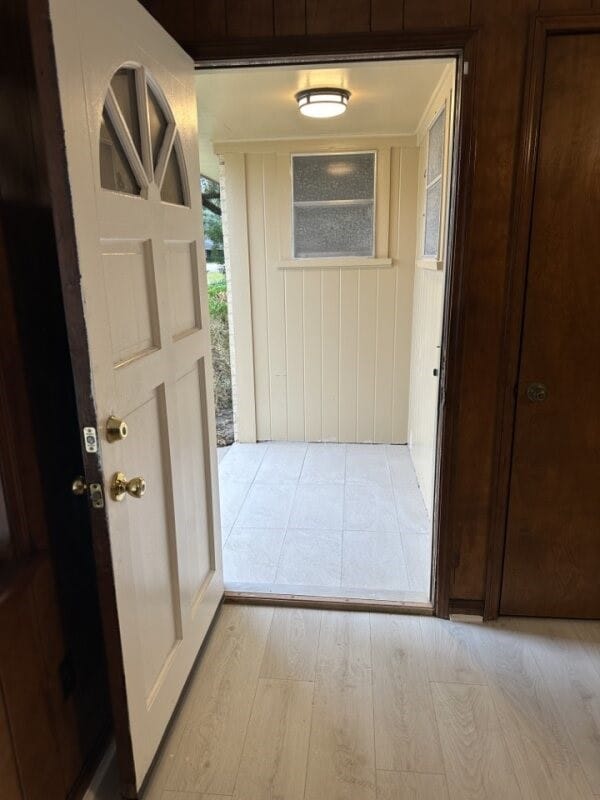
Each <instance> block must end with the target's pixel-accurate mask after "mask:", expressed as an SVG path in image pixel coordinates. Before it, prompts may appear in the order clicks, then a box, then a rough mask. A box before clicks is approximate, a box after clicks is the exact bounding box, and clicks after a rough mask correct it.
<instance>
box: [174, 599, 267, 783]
mask: <svg viewBox="0 0 600 800" xmlns="http://www.w3.org/2000/svg"><path fill="white" fill-rule="evenodd" d="M272 616H273V609H272V608H267V607H251V606H234V605H232V606H225V607H224V608H223V612H222V615H221V619H220V620H219V623H218V625H217V627H216V629H215V630H214V632H213V634H212V636H211V639H210V642H209V645H208V647H207V650H206V653H205V654H204V657H203V658H202V661H201V663H200V665H199V668H198V670H197V672H196V674H195V675H194V680H193V685H192V688H191V691H190V697H189V701H190V702H191V703H192V705H193V708H192V713H191V717H190V721H189V724H188V726H187V727H186V729H185V731H184V734H183V736H182V738H181V741H180V743H179V747H178V749H177V752H176V754H175V757H174V759H173V764H172V766H171V769H170V772H169V775H168V777H167V779H166V781H165V785H164V788H165V789H171V790H177V791H180V792H204V793H205V794H224V795H231V794H232V793H233V790H234V786H235V779H236V776H237V772H238V768H239V764H240V759H241V755H242V748H243V746H244V739H245V736H246V728H247V725H248V721H249V719H250V713H251V710H252V704H253V702H254V695H255V692H256V688H257V684H258V675H259V671H260V665H261V663H262V659H263V655H264V651H265V645H266V642H267V636H268V633H269V628H270V625H271V619H272Z"/></svg>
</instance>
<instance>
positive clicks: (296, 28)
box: [273, 0, 306, 36]
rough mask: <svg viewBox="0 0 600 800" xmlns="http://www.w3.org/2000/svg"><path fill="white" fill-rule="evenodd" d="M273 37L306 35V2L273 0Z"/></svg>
mask: <svg viewBox="0 0 600 800" xmlns="http://www.w3.org/2000/svg"><path fill="white" fill-rule="evenodd" d="M273 12H274V24H275V36H301V35H302V34H303V33H306V0H274V9H273Z"/></svg>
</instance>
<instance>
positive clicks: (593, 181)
mask: <svg viewBox="0 0 600 800" xmlns="http://www.w3.org/2000/svg"><path fill="white" fill-rule="evenodd" d="M599 107H600V34H586V35H562V36H551V37H550V38H549V40H548V45H547V57H546V67H545V81H544V93H543V102H542V111H541V119H540V138H539V155H538V163H537V172H536V180H535V194H534V201H533V215H532V223H531V233H530V252H529V267H528V276H527V294H526V308H525V319H524V328H523V340H522V354H521V365H520V377H519V385H518V402H517V418H516V428H515V438H514V452H513V466H512V478H511V493H510V506H509V517H508V530H507V546H506V555H505V565H504V577H503V587H502V600H501V612H502V613H504V614H529V615H536V616H537V615H540V616H561V617H600V581H598V575H599V574H600V491H599V490H598V486H599V483H600V417H599V415H598V398H599V397H600V368H599V365H600V324H599V320H600V271H599V270H598V253H600V225H599V224H598V210H599V209H600V125H599V124H598V108H599ZM534 383H543V384H544V385H545V386H546V387H547V397H546V398H545V399H541V398H540V399H535V396H534V397H533V399H532V398H530V397H528V389H529V388H530V386H531V384H534Z"/></svg>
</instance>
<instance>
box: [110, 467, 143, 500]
mask: <svg viewBox="0 0 600 800" xmlns="http://www.w3.org/2000/svg"><path fill="white" fill-rule="evenodd" d="M145 493H146V481H145V480H144V479H143V478H131V480H127V478H126V477H125V475H124V474H123V473H122V472H115V474H114V475H113V477H112V481H111V482H110V496H111V497H112V499H113V500H116V501H117V502H119V503H120V502H121V500H122V499H123V498H124V497H125V495H126V494H128V495H130V497H137V498H138V500H140V499H141V498H142V497H143V496H144V494H145Z"/></svg>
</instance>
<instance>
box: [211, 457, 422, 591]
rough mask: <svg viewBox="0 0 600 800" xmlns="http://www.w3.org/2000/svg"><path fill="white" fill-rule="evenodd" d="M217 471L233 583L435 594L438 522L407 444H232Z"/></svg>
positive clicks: (255, 587) (256, 587)
mask: <svg viewBox="0 0 600 800" xmlns="http://www.w3.org/2000/svg"><path fill="white" fill-rule="evenodd" d="M219 481H220V491H221V524H222V529H223V566H224V573H225V585H226V587H227V588H228V589H232V590H248V591H260V592H270V593H283V594H309V595H320V596H327V597H332V596H335V597H349V598H365V599H382V600H404V601H414V602H426V601H428V599H429V580H430V578H429V576H430V563H431V522H430V520H429V518H428V515H427V511H426V509H425V505H424V503H423V498H422V496H421V492H420V489H419V485H418V482H417V478H416V475H415V471H414V468H413V465H412V461H411V458H410V453H409V451H408V448H407V447H405V446H401V445H373V444H306V443H304V442H261V443H257V444H234V445H232V446H231V447H230V448H226V449H223V450H221V451H220V452H219Z"/></svg>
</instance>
